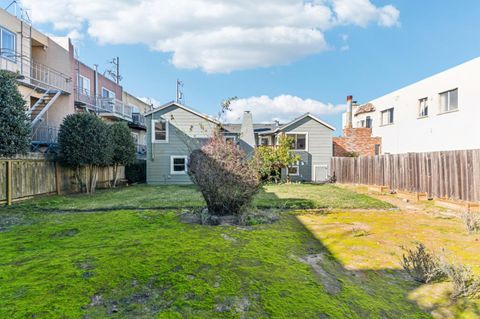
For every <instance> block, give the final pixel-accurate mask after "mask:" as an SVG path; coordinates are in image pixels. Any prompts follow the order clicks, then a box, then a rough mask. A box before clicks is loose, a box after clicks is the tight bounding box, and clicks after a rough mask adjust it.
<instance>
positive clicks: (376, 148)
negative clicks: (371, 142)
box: [375, 144, 380, 155]
mask: <svg viewBox="0 0 480 319" xmlns="http://www.w3.org/2000/svg"><path fill="white" fill-rule="evenodd" d="M375 155H380V144H375Z"/></svg>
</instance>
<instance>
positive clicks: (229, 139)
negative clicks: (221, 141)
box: [225, 136, 237, 144]
mask: <svg viewBox="0 0 480 319" xmlns="http://www.w3.org/2000/svg"><path fill="white" fill-rule="evenodd" d="M225 142H226V143H227V144H228V143H231V144H235V143H236V142H237V138H236V137H235V136H225Z"/></svg>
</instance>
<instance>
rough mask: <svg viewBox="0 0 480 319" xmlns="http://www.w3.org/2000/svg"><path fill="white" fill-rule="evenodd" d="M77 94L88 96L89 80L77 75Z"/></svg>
mask: <svg viewBox="0 0 480 319" xmlns="http://www.w3.org/2000/svg"><path fill="white" fill-rule="evenodd" d="M77 86H78V92H79V93H80V94H82V95H90V79H89V78H87V77H84V76H83V75H80V74H79V75H78V84H77Z"/></svg>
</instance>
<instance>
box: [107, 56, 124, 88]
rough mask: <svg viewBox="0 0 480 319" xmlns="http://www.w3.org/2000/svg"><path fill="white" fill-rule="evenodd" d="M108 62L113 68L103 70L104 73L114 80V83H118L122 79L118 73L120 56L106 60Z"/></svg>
mask: <svg viewBox="0 0 480 319" xmlns="http://www.w3.org/2000/svg"><path fill="white" fill-rule="evenodd" d="M108 63H109V64H111V65H112V66H113V70H112V69H107V70H105V72H104V75H105V74H107V75H108V76H110V77H111V78H112V79H113V80H114V81H115V83H117V84H120V81H121V80H122V79H123V77H122V76H121V75H120V58H119V57H116V58H113V59H112V60H111V61H108Z"/></svg>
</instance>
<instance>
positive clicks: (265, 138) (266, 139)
mask: <svg viewBox="0 0 480 319" xmlns="http://www.w3.org/2000/svg"><path fill="white" fill-rule="evenodd" d="M260 145H262V146H268V145H270V137H268V136H260Z"/></svg>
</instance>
